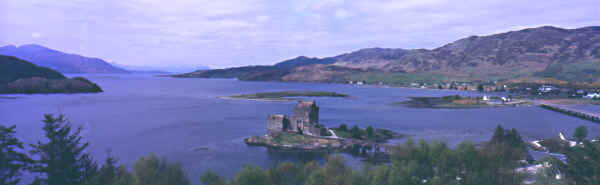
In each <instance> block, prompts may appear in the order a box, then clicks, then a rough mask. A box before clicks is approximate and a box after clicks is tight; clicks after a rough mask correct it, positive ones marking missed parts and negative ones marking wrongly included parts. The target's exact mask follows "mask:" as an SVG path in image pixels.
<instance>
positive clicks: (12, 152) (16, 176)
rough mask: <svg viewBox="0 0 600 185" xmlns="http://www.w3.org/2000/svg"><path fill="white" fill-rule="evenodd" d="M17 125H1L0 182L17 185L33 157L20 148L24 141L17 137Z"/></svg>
mask: <svg viewBox="0 0 600 185" xmlns="http://www.w3.org/2000/svg"><path fill="white" fill-rule="evenodd" d="M15 128H16V126H15V125H13V126H10V127H5V126H4V125H0V184H6V185H15V184H17V183H19V182H20V181H21V175H22V172H23V170H25V168H26V167H27V166H28V165H29V163H30V162H31V159H30V158H29V157H28V156H27V155H26V154H24V153H22V152H20V151H19V150H23V143H21V141H19V139H17V138H16V137H15V133H16V130H15Z"/></svg>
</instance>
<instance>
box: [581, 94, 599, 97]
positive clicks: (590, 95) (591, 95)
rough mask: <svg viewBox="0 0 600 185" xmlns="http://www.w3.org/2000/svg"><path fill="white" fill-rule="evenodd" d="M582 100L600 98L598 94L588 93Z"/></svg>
mask: <svg viewBox="0 0 600 185" xmlns="http://www.w3.org/2000/svg"><path fill="white" fill-rule="evenodd" d="M584 98H600V93H588V94H587V95H585V96H584Z"/></svg>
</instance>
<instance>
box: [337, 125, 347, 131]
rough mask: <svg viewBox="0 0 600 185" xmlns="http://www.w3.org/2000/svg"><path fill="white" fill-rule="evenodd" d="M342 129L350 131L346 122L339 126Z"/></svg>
mask: <svg viewBox="0 0 600 185" xmlns="http://www.w3.org/2000/svg"><path fill="white" fill-rule="evenodd" d="M339 130H340V131H348V126H346V124H344V123H342V124H341V125H340V127H339Z"/></svg>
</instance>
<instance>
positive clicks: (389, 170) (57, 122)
mask: <svg viewBox="0 0 600 185" xmlns="http://www.w3.org/2000/svg"><path fill="white" fill-rule="evenodd" d="M344 127H346V126H342V127H341V128H340V129H344ZM43 129H44V133H45V137H46V139H45V140H44V141H40V142H38V143H37V144H33V145H31V148H32V149H31V152H30V154H31V156H28V155H26V154H25V153H21V152H20V151H22V150H24V147H23V145H22V144H21V142H20V141H19V140H18V139H17V138H16V137H14V135H15V130H16V129H15V126H10V127H6V126H1V125H0V141H1V142H2V143H1V144H0V149H1V150H0V152H1V153H0V159H2V160H1V161H0V180H1V181H0V183H2V184H8V185H12V184H17V183H20V179H21V175H22V173H23V172H26V171H29V172H31V173H34V174H35V175H36V176H37V177H36V179H35V181H34V182H33V184H40V185H42V184H43V185H71V184H73V185H75V184H77V185H189V184H190V177H188V175H187V174H186V173H185V171H184V170H183V168H182V166H181V164H179V163H170V162H168V161H167V160H166V159H165V158H162V159H161V158H159V157H157V156H155V155H153V154H150V155H148V156H144V157H141V158H140V159H138V160H137V161H136V162H135V164H134V165H133V171H128V170H127V168H126V167H124V166H121V165H118V161H117V159H116V158H114V157H113V156H112V155H110V153H109V155H108V157H107V158H106V159H105V160H104V162H103V163H102V164H101V165H99V164H97V163H96V161H95V160H93V159H92V158H91V157H90V155H89V154H87V153H86V152H85V151H86V148H87V146H88V143H86V142H83V141H82V138H81V136H80V128H76V129H73V127H72V126H71V124H70V123H69V122H68V120H66V119H65V118H64V116H62V115H60V116H58V117H54V116H53V115H45V119H44V128H43ZM345 129H347V127H346V128H345ZM349 130H352V129H349ZM366 132H367V133H368V132H369V131H366ZM392 151H393V152H392V154H391V156H390V158H391V163H386V164H377V165H373V164H370V163H365V164H363V165H362V167H360V168H354V167H352V166H349V165H348V164H347V163H346V162H345V161H344V158H343V157H342V156H340V155H337V154H336V155H332V156H330V157H329V158H328V159H327V160H326V161H325V162H324V164H319V163H318V162H307V163H292V162H282V163H279V164H276V165H273V166H270V167H268V168H266V169H265V168H262V167H259V166H255V165H247V166H245V167H243V168H242V169H240V171H239V172H238V173H237V174H236V175H235V176H234V177H233V178H231V179H230V180H227V179H226V178H224V177H222V176H220V175H219V174H216V173H214V172H212V171H206V172H205V173H204V174H203V175H201V176H200V177H191V178H197V179H199V180H200V182H202V184H205V185H268V184H277V185H300V184H304V185H397V184H407V185H411V184H426V185H449V184H466V185H469V184H471V185H481V184H486V185H513V184H514V185H517V184H522V183H523V179H524V178H525V177H526V176H525V174H523V173H521V172H519V171H518V170H515V169H516V168H518V167H522V166H524V165H526V162H525V161H524V159H526V157H527V154H528V152H527V147H526V145H525V143H524V142H523V140H522V139H521V136H520V135H519V133H518V132H517V131H516V130H515V129H510V130H507V129H504V128H502V127H501V126H498V127H497V128H496V130H495V132H494V135H493V137H492V138H491V140H490V141H489V142H487V143H483V144H481V145H475V144H472V143H469V142H463V143H461V144H459V145H458V146H457V147H455V148H450V147H449V146H448V145H447V144H446V143H444V142H430V143H428V142H425V141H419V142H414V141H412V140H408V141H406V142H405V143H404V144H401V145H396V146H395V147H394V148H393V149H392ZM566 155H567V162H568V163H563V162H561V161H560V160H558V159H554V158H550V159H547V161H541V162H543V163H544V164H546V162H547V164H549V165H548V166H550V167H548V168H543V169H542V170H541V171H540V172H539V173H538V174H537V175H536V177H535V179H536V181H537V182H536V184H576V185H580V184H592V185H593V184H598V182H600V173H599V172H600V145H599V144H598V143H592V142H590V141H589V140H583V145H581V146H578V147H572V148H570V149H569V150H568V151H567V153H566ZM30 158H33V159H35V160H32V159H30ZM557 175H560V176H561V177H562V178H561V179H558V180H557V179H556V178H555V177H556V176H557Z"/></svg>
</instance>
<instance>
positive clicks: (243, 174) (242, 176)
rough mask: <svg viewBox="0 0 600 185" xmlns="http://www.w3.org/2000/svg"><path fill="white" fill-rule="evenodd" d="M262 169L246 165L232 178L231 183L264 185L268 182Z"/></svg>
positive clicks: (236, 184) (237, 184) (235, 184)
mask: <svg viewBox="0 0 600 185" xmlns="http://www.w3.org/2000/svg"><path fill="white" fill-rule="evenodd" d="M268 182H269V181H268V178H267V175H266V174H265V172H264V171H263V169H261V168H260V167H257V166H253V165H246V166H244V167H243V168H242V170H241V171H240V172H238V173H237V175H236V176H235V178H234V179H233V182H232V184H233V185H264V184H269V183H268Z"/></svg>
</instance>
